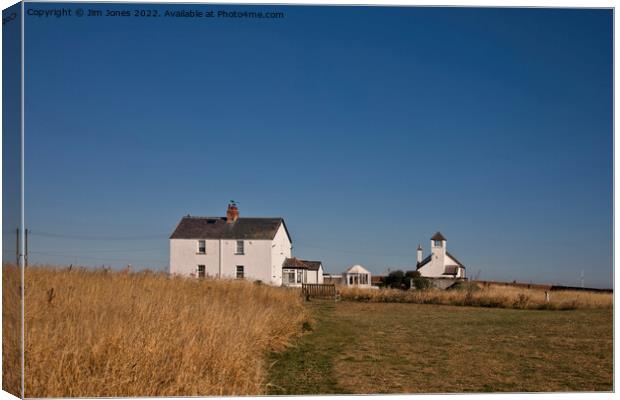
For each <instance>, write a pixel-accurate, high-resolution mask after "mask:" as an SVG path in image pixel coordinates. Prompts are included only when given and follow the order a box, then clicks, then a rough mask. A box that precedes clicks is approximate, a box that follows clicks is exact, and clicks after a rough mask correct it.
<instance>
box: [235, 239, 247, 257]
mask: <svg viewBox="0 0 620 400" xmlns="http://www.w3.org/2000/svg"><path fill="white" fill-rule="evenodd" d="M239 245H241V246H239ZM239 249H241V251H239ZM235 254H236V255H239V256H242V255H244V254H245V243H244V242H243V240H237V241H236V242H235Z"/></svg>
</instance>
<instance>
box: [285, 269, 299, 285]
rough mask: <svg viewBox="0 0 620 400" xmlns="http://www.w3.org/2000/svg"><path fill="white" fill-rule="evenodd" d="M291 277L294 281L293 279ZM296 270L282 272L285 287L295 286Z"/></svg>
mask: <svg viewBox="0 0 620 400" xmlns="http://www.w3.org/2000/svg"><path fill="white" fill-rule="evenodd" d="M291 276H292V277H293V279H291ZM295 279H296V278H295V270H294V269H284V270H282V282H283V283H284V284H285V285H294V284H295Z"/></svg>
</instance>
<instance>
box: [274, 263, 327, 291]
mask: <svg viewBox="0 0 620 400" xmlns="http://www.w3.org/2000/svg"><path fill="white" fill-rule="evenodd" d="M302 283H323V264H322V263H321V262H320V261H307V260H300V259H298V258H295V257H291V258H287V259H286V260H284V263H283V264H282V285H284V286H301V284H302Z"/></svg>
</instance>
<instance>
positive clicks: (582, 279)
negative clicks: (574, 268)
mask: <svg viewBox="0 0 620 400" xmlns="http://www.w3.org/2000/svg"><path fill="white" fill-rule="evenodd" d="M581 288H582V289H583V288H584V286H583V270H581Z"/></svg>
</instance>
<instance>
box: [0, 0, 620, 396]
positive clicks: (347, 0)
mask: <svg viewBox="0 0 620 400" xmlns="http://www.w3.org/2000/svg"><path fill="white" fill-rule="evenodd" d="M27 2H29V3H36V2H48V1H44V0H28V1H27ZM54 2H57V3H96V2H100V3H120V4H122V3H129V2H127V1H78V0H74V1H54ZM15 3H17V2H16V1H11V0H0V4H2V9H5V8H7V7H9V6H11V5H13V4H15ZM130 3H178V4H248V5H249V4H264V5H278V4H279V5H367V6H443V7H451V6H456V7H559V8H586V7H587V8H615V1H604V0H593V1H587V2H586V1H577V0H540V1H533V0H526V1H514V0H502V1H497V0H495V1H494V0H477V1H476V2H475V3H472V2H471V1H467V0H452V1H449V2H446V1H437V0H426V1H423V2H422V1H415V0H414V1H412V0H374V1H372V2H370V1H366V2H362V1H355V0H339V1H326V0H316V1H313V2H310V1H295V0H290V1H278V0H275V1H274V0H272V1H260V0H244V1H243V2H239V1H232V0H220V1H204V2H190V1H176V0H169V1H163V0H136V1H131V2H130ZM23 7H24V5H23V4H22V9H23ZM23 16H24V13H23V12H22V39H24V36H23V32H24V20H23ZM615 21H616V15H615V11H614V142H613V143H614V144H613V146H614V164H613V165H614V167H613V168H614V178H613V179H614V181H613V184H614V186H613V187H614V220H613V221H614V288H617V287H619V283H620V278H619V277H618V276H617V275H616V274H615V254H616V249H617V248H618V247H617V242H616V235H615V232H616V231H615V227H616V226H617V224H616V213H615V209H616V207H617V206H618V205H620V201H619V200H618V198H617V197H616V196H615V187H616V179H617V177H618V173H619V172H620V170H619V167H618V165H617V164H616V162H615V154H617V151H618V150H619V147H618V146H619V145H618V144H617V142H616V140H615V131H616V129H615V128H616V118H615V116H616V115H617V112H618V106H617V104H616V102H615V93H616V89H617V86H618V85H617V83H616V80H615V76H616V68H617V65H616V63H615V55H616V44H617V43H618V34H617V32H616V30H615ZM1 40H2V33H1V30H0V43H1ZM23 49H24V40H22V157H21V163H22V164H21V165H22V171H21V174H22V181H23V173H24V153H23V151H24V142H23V140H24V137H23V130H24V113H23V110H24V96H23V90H24V81H23V77H24V75H23V73H24V70H23V67H24V50H23ZM0 65H2V55H1V52H0ZM0 88H1V82H0ZM0 113H1V99H0ZM0 148H1V143H0ZM0 159H1V153H0ZM0 179H1V177H0ZM23 196H24V193H23V186H22V192H21V205H22V210H23V205H24V197H23ZM0 218H1V216H0ZM21 223H22V226H24V214H23V212H22V215H21ZM22 231H23V230H22ZM0 235H1V233H0ZM21 235H23V232H22V234H21ZM21 239H22V240H21V242H22V243H23V242H24V241H23V238H21ZM21 250H22V249H20V252H21ZM22 254H23V252H22ZM22 273H23V271H22ZM22 279H23V278H22ZM22 295H23V287H22ZM614 297H615V296H614ZM615 306H616V304H614V310H615ZM22 315H23V303H22ZM0 321H1V315H0ZM22 332H23V321H22ZM616 332H617V330H616V318H615V311H614V361H615V359H616V358H615V355H616V354H617V351H616V350H617V348H618V343H617V341H616V336H615V333H616ZM22 346H23V335H22ZM22 356H23V355H22ZM0 359H1V354H0ZM22 363H23V360H22ZM618 376H619V373H618V368H615V362H614V387H615V384H616V382H618V380H617V379H618ZM0 379H1V376H0ZM22 390H23V374H22ZM453 396H467V397H468V398H481V399H483V398H484V399H529V398H530V397H531V396H536V397H539V398H540V397H543V398H545V399H568V400H573V399H585V398H588V399H608V398H614V395H613V394H612V393H541V394H532V393H528V394H472V395H467V394H454V395H389V396H387V395H386V396H383V395H375V396H372V397H373V398H385V399H388V398H400V399H402V398H407V399H409V398H411V399H413V398H415V399H437V398H449V397H453ZM14 398H15V397H14V396H12V395H10V394H8V393H6V392H4V391H0V400H2V399H14ZM214 398H218V399H219V398H222V399H226V398H227V397H214ZM245 398H247V399H259V398H261V397H245ZM287 398H294V399H304V398H306V399H307V398H323V399H330V400H331V399H336V398H337V399H342V400H352V399H355V398H359V396H287ZM135 399H150V398H148V397H147V398H140V397H138V398H135ZM174 399H188V400H189V399H196V397H176V398H174Z"/></svg>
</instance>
